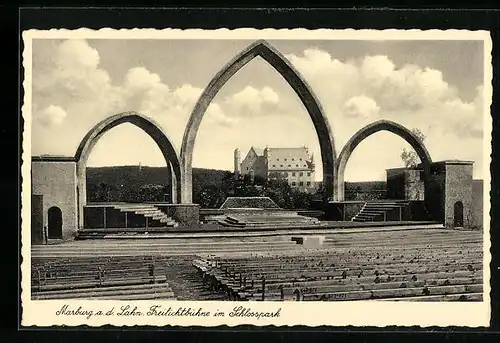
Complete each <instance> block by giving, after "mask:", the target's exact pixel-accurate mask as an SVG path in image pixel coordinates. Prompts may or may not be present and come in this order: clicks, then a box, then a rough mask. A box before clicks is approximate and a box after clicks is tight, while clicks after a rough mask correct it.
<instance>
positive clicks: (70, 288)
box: [31, 256, 174, 300]
mask: <svg viewBox="0 0 500 343" xmlns="http://www.w3.org/2000/svg"><path fill="white" fill-rule="evenodd" d="M168 263H169V262H168V260H166V259H162V258H160V257H152V256H124V257H93V258H66V259H40V260H35V261H33V265H32V268H31V292H32V293H31V294H32V298H33V299H38V300H40V299H68V298H69V299H71V298H80V299H81V298H84V299H123V300H126V299H159V298H161V299H173V298H174V294H173V292H172V289H171V288H170V286H169V284H168V282H167V275H166V272H167V270H168Z"/></svg>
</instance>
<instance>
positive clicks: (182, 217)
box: [150, 203, 200, 226]
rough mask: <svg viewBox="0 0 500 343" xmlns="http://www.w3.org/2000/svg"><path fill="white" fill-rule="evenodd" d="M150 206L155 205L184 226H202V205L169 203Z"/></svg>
mask: <svg viewBox="0 0 500 343" xmlns="http://www.w3.org/2000/svg"><path fill="white" fill-rule="evenodd" d="M150 204H151V205H155V206H156V207H158V208H159V209H160V210H162V211H163V212H164V213H165V214H167V215H168V216H169V217H172V218H173V219H174V220H175V221H176V222H178V223H179V224H181V225H183V226H198V225H199V224H200V205H197V204H167V203H150Z"/></svg>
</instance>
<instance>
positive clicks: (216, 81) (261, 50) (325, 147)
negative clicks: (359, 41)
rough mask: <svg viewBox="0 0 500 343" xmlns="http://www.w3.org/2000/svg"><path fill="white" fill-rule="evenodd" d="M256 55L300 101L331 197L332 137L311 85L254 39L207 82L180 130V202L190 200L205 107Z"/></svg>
mask: <svg viewBox="0 0 500 343" xmlns="http://www.w3.org/2000/svg"><path fill="white" fill-rule="evenodd" d="M258 56H260V57H261V58H262V59H264V60H265V61H266V62H268V63H269V64H270V65H271V66H272V67H273V68H274V69H275V70H276V71H277V72H278V73H279V74H280V75H281V76H283V78H284V79H285V81H286V82H287V83H288V84H289V85H290V86H291V87H292V88H293V90H294V91H295V93H296V94H297V95H298V96H299V98H300V100H301V101H302V103H303V104H304V106H305V108H306V110H307V112H308V113H309V116H310V117H311V120H312V122H313V124H314V128H315V130H316V133H317V135H318V140H319V145H320V149H321V159H322V162H323V183H324V186H325V197H326V198H332V197H333V195H334V173H335V160H336V158H337V154H336V151H335V144H334V140H333V137H332V133H331V129H330V126H329V124H328V121H327V119H326V116H325V115H324V113H323V108H322V107H321V105H320V103H319V101H318V99H316V96H315V95H314V93H313V92H312V90H311V88H310V87H309V85H308V84H307V82H306V81H305V80H304V78H303V77H302V76H301V75H300V74H299V72H298V71H297V70H296V69H295V68H294V67H293V65H292V64H291V63H290V62H289V61H288V60H287V59H286V58H285V57H284V56H283V55H282V54H281V53H280V52H279V51H277V50H276V49H275V48H273V47H272V46H271V45H269V43H267V42H266V41H262V40H260V41H257V42H254V43H253V44H251V45H250V46H248V47H247V48H246V49H245V50H243V51H241V52H240V53H239V54H238V55H236V57H234V58H233V59H232V60H231V61H229V62H228V63H227V64H226V65H225V66H224V67H223V68H222V69H221V70H220V71H219V72H218V73H217V74H216V75H215V76H214V78H213V79H212V80H211V81H210V83H209V84H208V86H207V87H206V88H205V90H204V91H203V93H202V94H201V96H200V97H199V99H198V101H197V103H196V105H195V106H194V108H193V111H192V112H191V116H190V118H189V121H188V123H187V126H186V130H185V131H184V137H183V139H182V147H181V168H182V174H183V176H184V180H183V182H182V202H183V203H191V202H192V195H193V194H192V192H193V190H192V188H193V187H192V186H193V185H192V161H193V151H194V144H195V140H196V134H197V133H198V129H199V127H200V124H201V120H202V119H203V115H204V114H205V112H206V110H207V108H208V106H209V105H210V103H211V101H212V100H213V98H214V97H215V96H216V95H217V93H218V92H219V90H220V89H221V88H222V87H223V86H224V84H225V83H226V82H227V81H228V80H229V79H230V78H231V77H232V76H233V75H234V74H235V73H236V72H237V71H238V70H240V69H241V68H243V67H244V66H245V65H246V64H247V63H249V62H250V61H251V60H253V59H254V58H256V57H258Z"/></svg>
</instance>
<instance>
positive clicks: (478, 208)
mask: <svg viewBox="0 0 500 343" xmlns="http://www.w3.org/2000/svg"><path fill="white" fill-rule="evenodd" d="M483 185H484V184H483V180H472V213H471V226H472V227H473V228H482V227H483V216H484V213H483V212H484V197H483V196H484V191H483Z"/></svg>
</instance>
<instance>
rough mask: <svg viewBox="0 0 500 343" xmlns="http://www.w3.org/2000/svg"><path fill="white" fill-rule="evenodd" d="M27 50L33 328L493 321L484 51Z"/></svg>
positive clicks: (93, 41)
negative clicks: (128, 323) (128, 324)
mask: <svg viewBox="0 0 500 343" xmlns="http://www.w3.org/2000/svg"><path fill="white" fill-rule="evenodd" d="M23 42H24V46H25V50H24V51H23V62H22V63H23V66H24V69H25V81H24V84H23V87H24V90H25V98H24V102H23V108H22V112H23V118H24V120H25V125H24V130H23V136H24V146H23V167H22V168H23V179H24V181H23V182H24V183H23V190H22V192H23V193H22V194H23V195H22V196H23V199H22V207H23V228H22V242H23V246H22V253H23V266H22V272H23V275H22V278H23V282H22V285H23V290H22V291H23V295H22V299H23V308H24V309H25V311H24V312H25V313H24V316H25V320H26V321H28V322H30V323H33V324H36V323H40V325H50V324H54V323H56V322H57V323H65V324H66V325H72V324H75V325H76V324H78V325H79V324H82V323H83V324H89V325H98V324H97V323H101V322H102V323H103V324H107V323H108V324H109V323H110V322H113V320H117V321H120V320H128V321H134V323H136V322H137V323H164V324H165V318H168V321H169V323H170V322H172V321H173V320H182V321H191V324H189V325H194V323H197V324H199V325H204V324H203V323H202V322H201V320H203V318H204V317H206V318H208V317H210V319H206V320H207V323H211V324H207V325H222V324H225V323H226V324H227V323H233V324H235V323H245V324H248V323H252V324H257V325H269V324H276V325H278V324H280V323H283V324H290V323H292V324H294V323H295V324H298V323H305V325H309V324H311V325H312V324H313V323H317V324H318V325H319V324H329V325H332V324H335V323H332V321H335V320H339V322H338V323H341V324H346V323H347V322H348V321H350V320H355V319H356V320H358V319H359V320H360V321H362V320H364V319H361V318H365V317H370V318H369V319H367V320H368V322H367V323H371V324H372V325H374V323H376V322H375V321H376V320H381V321H384V320H386V319H387V321H391V320H392V321H393V322H391V323H395V324H397V322H396V321H398V320H401V323H406V322H405V320H408V321H411V320H415V321H416V323H420V322H418V320H417V317H418V316H417V314H419V313H418V311H422V312H424V313H421V316H422V318H424V319H423V320H424V321H425V320H427V322H426V323H427V324H428V325H432V324H435V325H439V324H440V323H441V322H440V321H443V323H448V320H449V323H450V324H456V325H460V324H463V325H468V323H470V325H473V326H474V325H480V323H484V322H486V323H487V322H488V320H489V289H490V288H489V287H490V286H489V283H490V280H489V275H490V272H489V262H490V255H489V247H490V241H489V229H490V228H489V223H490V218H489V209H490V198H489V191H490V153H491V117H490V108H489V107H490V104H491V93H492V91H491V42H490V38H489V34H488V33H487V32H479V31H475V32H474V31H453V32H448V31H412V32H408V31H405V30H391V31H390V32H385V31H375V30H373V31H372V30H362V31H356V30H351V31H349V32H345V31H342V30H319V31H318V32H316V31H308V30H282V31H280V30H253V29H245V30H241V31H239V30H233V31H231V30H222V31H221V30H216V31H208V30H193V31H192V32H190V31H189V30H184V31H183V30H134V31H127V30H121V31H114V30H104V31H93V30H85V29H81V30H75V31H71V30H61V31H58V30H52V31H37V30H31V31H28V32H24V35H23ZM37 306H42V307H43V306H44V307H45V308H47V312H46V313H45V312H44V311H42V310H37V309H36V308H42V307H37ZM99 306H100V307H99ZM288 306H293V311H292V310H287V308H288ZM329 306H331V307H329ZM338 306H340V307H338ZM360 306H368V307H367V308H370V310H369V311H387V313H388V314H387V316H386V317H384V316H383V315H382V314H381V315H380V317H379V318H376V317H377V316H373V313H374V312H371V315H368V313H364V316H363V313H361V315H360V309H361V308H362V307H360ZM370 306H373V307H370ZM384 306H385V307H384ZM425 306H428V307H425ZM460 306H462V307H460ZM468 306H470V307H468ZM91 308H94V309H93V310H92V309H91ZM109 308H113V309H114V310H110V311H113V312H114V313H113V314H114V315H117V316H110V317H113V318H107V317H106V315H105V314H99V313H97V311H101V310H102V312H105V311H108V310H109ZM290 308H292V307H290ZM330 308H331V309H330ZM384 308H387V310H383V309H384ZM338 309H344V310H342V311H344V312H342V313H340V314H339V311H340V310H338ZM350 309H353V310H352V312H351V311H350ZM403 309H404V311H408V312H405V313H410V312H411V313H413V315H412V316H409V317H407V318H402V317H404V316H401V313H403V312H401V311H403ZM414 309H417V310H415V311H416V312H412V311H414ZM460 309H462V310H460ZM217 311H219V312H220V313H219V314H220V315H217ZM317 311H320V312H317ZM328 311H331V312H332V314H331V315H330V314H329V312H328ZM398 311H400V312H398ZM292 312H294V313H292ZM333 312H335V313H333ZM354 312H357V313H354ZM361 312H364V311H361ZM315 313H318V314H319V313H321V315H315ZM380 313H382V312H380ZM446 313H448V314H449V315H448V316H447V315H445V314H446ZM294 316H295V317H297V316H301V317H300V318H295V319H294V318H293V317H294ZM125 317H126V318H125ZM172 318H176V319H172ZM335 318H336V319H335ZM339 318H340V319H339ZM418 318H420V317H418ZM433 318H436V319H433ZM457 318H458V319H457ZM162 320H163V321H162ZM433 320H436V321H435V322H433ZM120 323H121V322H120ZM179 323H180V322H179ZM200 323H201V324H200ZM349 323H350V322H349ZM391 323H385V322H384V324H385V325H389V324H391ZM347 324H348V323H347ZM422 325H423V324H422Z"/></svg>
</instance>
